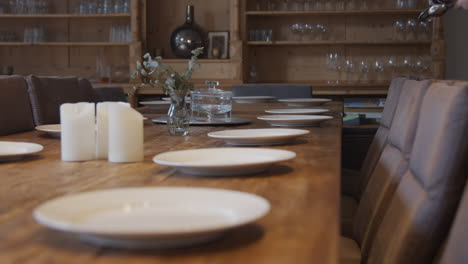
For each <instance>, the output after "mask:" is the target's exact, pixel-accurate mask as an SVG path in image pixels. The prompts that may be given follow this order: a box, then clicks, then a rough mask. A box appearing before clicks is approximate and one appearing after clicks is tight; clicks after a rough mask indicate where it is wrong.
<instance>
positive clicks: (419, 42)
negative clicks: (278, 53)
mask: <svg viewBox="0 0 468 264" xmlns="http://www.w3.org/2000/svg"><path fill="white" fill-rule="evenodd" d="M430 44H432V41H430V40H382V41H361V40H308V41H305V40H304V41H295V40H278V41H248V42H247V45H249V46H307V45H310V46H323V45H362V46H365V45H430Z"/></svg>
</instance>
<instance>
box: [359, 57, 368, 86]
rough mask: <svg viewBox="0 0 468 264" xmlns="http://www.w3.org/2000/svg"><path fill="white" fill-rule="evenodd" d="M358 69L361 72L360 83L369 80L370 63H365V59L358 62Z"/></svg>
mask: <svg viewBox="0 0 468 264" xmlns="http://www.w3.org/2000/svg"><path fill="white" fill-rule="evenodd" d="M359 71H360V72H361V76H360V80H361V82H362V83H368V82H369V72H370V65H369V63H367V61H366V60H365V59H363V60H361V61H360V62H359Z"/></svg>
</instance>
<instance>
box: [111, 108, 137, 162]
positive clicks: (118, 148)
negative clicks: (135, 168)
mask: <svg viewBox="0 0 468 264" xmlns="http://www.w3.org/2000/svg"><path fill="white" fill-rule="evenodd" d="M108 115H109V161H110V162H118V163H121V162H138V161H142V160H143V140H144V139H143V116H142V115H141V114H140V113H138V112H137V111H135V110H134V109H133V108H129V107H127V106H125V105H121V104H111V105H109V113H108Z"/></svg>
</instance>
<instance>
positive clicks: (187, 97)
mask: <svg viewBox="0 0 468 264" xmlns="http://www.w3.org/2000/svg"><path fill="white" fill-rule="evenodd" d="M161 99H162V100H163V101H170V100H171V98H170V97H163V98H161ZM190 100H192V98H190V96H186V97H185V101H186V102H190Z"/></svg>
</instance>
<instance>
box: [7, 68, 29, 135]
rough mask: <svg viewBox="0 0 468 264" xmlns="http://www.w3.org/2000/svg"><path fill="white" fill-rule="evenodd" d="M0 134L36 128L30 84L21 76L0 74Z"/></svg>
mask: <svg viewBox="0 0 468 264" xmlns="http://www.w3.org/2000/svg"><path fill="white" fill-rule="evenodd" d="M0 93H1V94H2V95H1V96H0V136H4V135H9V134H14V133H18V132H23V131H29V130H34V121H33V117H32V111H31V105H30V103H29V96H28V86H27V83H26V81H25V80H24V78H23V77H21V76H0Z"/></svg>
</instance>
